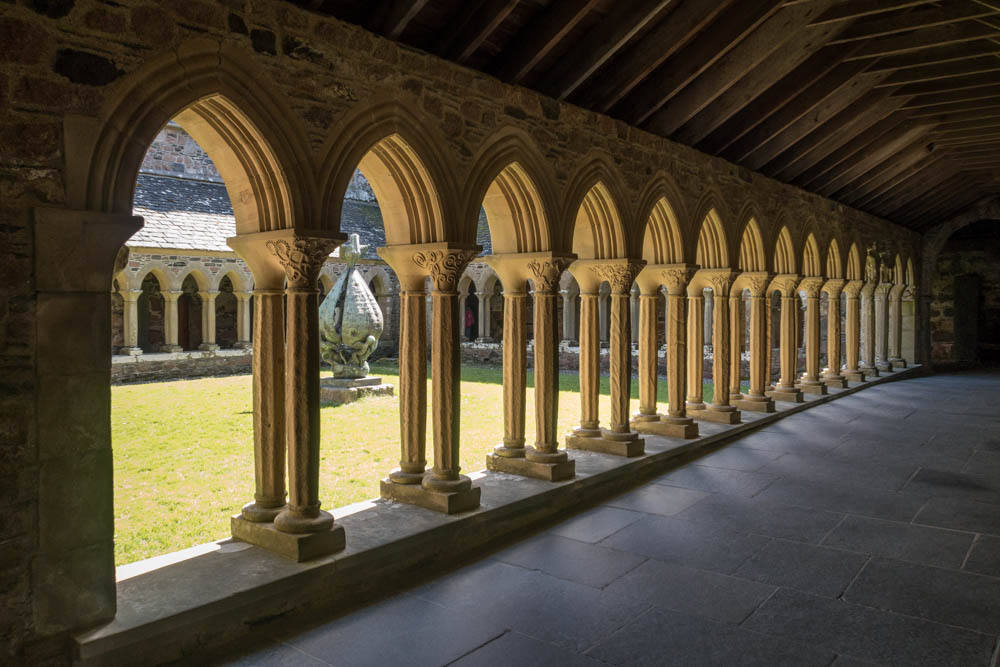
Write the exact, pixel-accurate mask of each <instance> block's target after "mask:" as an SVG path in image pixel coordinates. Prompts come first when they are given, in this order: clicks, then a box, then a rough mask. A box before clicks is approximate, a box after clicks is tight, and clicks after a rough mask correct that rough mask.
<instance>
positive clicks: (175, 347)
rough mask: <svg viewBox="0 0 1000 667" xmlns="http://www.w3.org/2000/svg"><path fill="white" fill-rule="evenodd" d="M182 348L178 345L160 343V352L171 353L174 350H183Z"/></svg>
mask: <svg viewBox="0 0 1000 667" xmlns="http://www.w3.org/2000/svg"><path fill="white" fill-rule="evenodd" d="M183 351H184V348H183V347H181V346H180V345H161V346H160V352H169V353H171V354H173V353H175V352H183Z"/></svg>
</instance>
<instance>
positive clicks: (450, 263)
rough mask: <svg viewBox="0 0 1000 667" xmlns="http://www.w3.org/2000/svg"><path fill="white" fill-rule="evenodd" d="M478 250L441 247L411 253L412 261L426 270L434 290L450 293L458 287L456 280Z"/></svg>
mask: <svg viewBox="0 0 1000 667" xmlns="http://www.w3.org/2000/svg"><path fill="white" fill-rule="evenodd" d="M478 253H479V251H478V250H473V249H465V248H441V249H435V250H427V251H417V252H415V253H413V263H414V264H416V265H417V266H418V267H420V268H421V269H423V270H424V271H426V272H427V275H429V276H430V278H431V283H433V285H434V291H435V292H441V293H452V292H455V291H456V289H457V287H458V280H459V278H460V277H461V276H462V272H463V271H465V267H466V266H468V264H469V262H471V261H472V260H473V259H474V258H475V256H476V255H477V254H478Z"/></svg>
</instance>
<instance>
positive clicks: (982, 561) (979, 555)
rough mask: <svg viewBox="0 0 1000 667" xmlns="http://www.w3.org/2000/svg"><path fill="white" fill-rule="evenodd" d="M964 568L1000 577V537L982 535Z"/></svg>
mask: <svg viewBox="0 0 1000 667" xmlns="http://www.w3.org/2000/svg"><path fill="white" fill-rule="evenodd" d="M963 569H965V570H967V571H969V572H977V573H979V574H987V575H989V576H991V577H1000V537H994V536H992V535H980V536H979V539H978V540H976V543H975V544H974V545H973V547H972V552H971V553H970V554H969V559H968V560H967V561H966V562H965V567H964V568H963Z"/></svg>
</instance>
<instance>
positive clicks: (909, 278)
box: [906, 257, 917, 287]
mask: <svg viewBox="0 0 1000 667" xmlns="http://www.w3.org/2000/svg"><path fill="white" fill-rule="evenodd" d="M916 280H917V276H916V273H915V272H914V270H913V258H912V257H907V258H906V285H907V287H914V286H916Z"/></svg>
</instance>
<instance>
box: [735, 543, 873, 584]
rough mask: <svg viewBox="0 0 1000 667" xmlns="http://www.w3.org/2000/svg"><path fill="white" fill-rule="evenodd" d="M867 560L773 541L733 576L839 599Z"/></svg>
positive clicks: (859, 555)
mask: <svg viewBox="0 0 1000 667" xmlns="http://www.w3.org/2000/svg"><path fill="white" fill-rule="evenodd" d="M867 561H868V557H867V556H865V555H862V554H854V553H849V552H846V551H840V550H838V549H828V548H826V547H818V546H814V545H811V544H802V543H800V542H790V541H787V540H772V541H771V542H769V543H768V544H767V545H766V546H765V547H764V548H763V549H762V550H761V551H759V552H758V553H756V554H754V555H753V556H751V557H750V558H749V559H747V561H746V562H745V563H743V565H741V566H740V568H739V569H738V570H736V572H734V573H733V574H734V576H737V577H743V578H745V579H752V580H754V581H759V582H762V583H765V584H771V585H773V586H785V587H787V588H795V589H798V590H800V591H806V592H808V593H815V594H816V595H823V596H826V597H830V598H835V597H837V596H839V595H840V594H841V593H843V592H844V590H845V589H846V588H847V586H848V585H849V584H850V583H851V582H852V581H853V580H854V577H855V576H857V574H858V572H859V571H861V568H862V567H863V566H864V564H865V563H866V562H867Z"/></svg>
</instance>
